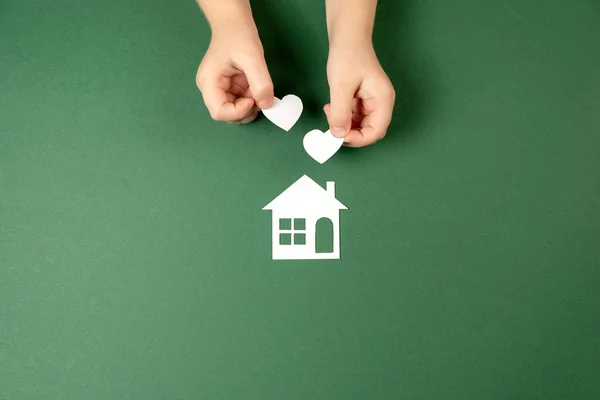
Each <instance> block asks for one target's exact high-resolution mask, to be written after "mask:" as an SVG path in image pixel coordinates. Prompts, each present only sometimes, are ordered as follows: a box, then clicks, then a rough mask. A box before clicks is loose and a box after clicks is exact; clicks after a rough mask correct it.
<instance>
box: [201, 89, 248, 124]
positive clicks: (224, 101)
mask: <svg viewBox="0 0 600 400" xmlns="http://www.w3.org/2000/svg"><path fill="white" fill-rule="evenodd" d="M200 91H201V92H202V97H203V98H204V103H205V104H206V108H208V111H209V113H210V116H211V118H212V119H214V120H215V121H225V122H234V121H239V120H241V119H243V118H244V117H246V116H247V115H248V114H249V112H250V110H251V109H252V107H253V106H254V101H253V100H252V99H250V98H245V97H241V98H238V99H235V100H233V99H232V97H231V95H230V96H229V98H228V96H227V93H225V91H224V90H223V89H222V88H220V87H219V86H218V84H217V80H216V79H214V80H211V81H205V82H204V83H203V85H202V86H201V88H200ZM232 100H233V101H232Z"/></svg>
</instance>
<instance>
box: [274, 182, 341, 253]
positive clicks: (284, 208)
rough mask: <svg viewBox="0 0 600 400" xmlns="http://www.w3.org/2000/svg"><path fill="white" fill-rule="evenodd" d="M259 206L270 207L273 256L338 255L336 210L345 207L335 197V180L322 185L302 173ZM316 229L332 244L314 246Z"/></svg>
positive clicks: (338, 238)
mask: <svg viewBox="0 0 600 400" xmlns="http://www.w3.org/2000/svg"><path fill="white" fill-rule="evenodd" d="M263 210H270V211H272V219H273V227H272V229H273V231H272V238H273V239H272V240H273V244H272V245H273V260H311V259H339V258H340V210H347V208H346V206H345V205H343V204H342V203H340V201H339V200H337V199H336V198H335V182H327V189H323V188H322V187H321V186H319V185H318V184H317V183H316V182H315V181H313V180H312V179H310V178H309V177H308V176H306V175H304V176H302V177H301V178H300V179H298V180H297V181H296V182H294V183H293V184H292V185H291V186H290V187H289V188H287V189H286V190H285V191H284V192H283V193H281V194H280V195H279V196H277V197H276V198H275V199H274V200H273V201H271V202H270V203H269V204H267V205H266V206H265V207H264V208H263ZM317 229H318V230H319V233H318V234H319V235H322V234H323V235H327V236H328V237H326V238H325V239H328V240H326V241H328V242H329V243H332V246H328V248H326V249H323V248H317V240H316V239H317ZM319 239H321V238H320V237H319Z"/></svg>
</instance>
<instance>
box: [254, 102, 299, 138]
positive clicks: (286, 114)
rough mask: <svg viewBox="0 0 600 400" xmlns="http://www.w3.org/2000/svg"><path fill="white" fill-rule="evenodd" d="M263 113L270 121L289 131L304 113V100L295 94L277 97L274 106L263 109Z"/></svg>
mask: <svg viewBox="0 0 600 400" xmlns="http://www.w3.org/2000/svg"><path fill="white" fill-rule="evenodd" d="M263 114H264V115H265V117H267V118H268V119H269V121H271V122H272V123H274V124H275V125H277V126H278V127H280V128H281V129H283V130H284V131H286V132H288V131H289V130H290V129H292V126H294V125H295V124H296V122H298V120H299V119H300V115H302V100H300V98H299V97H298V96H295V95H293V94H288V95H287V96H285V97H284V98H283V99H281V100H279V99H278V98H277V97H275V103H274V104H273V107H271V108H269V109H268V110H263Z"/></svg>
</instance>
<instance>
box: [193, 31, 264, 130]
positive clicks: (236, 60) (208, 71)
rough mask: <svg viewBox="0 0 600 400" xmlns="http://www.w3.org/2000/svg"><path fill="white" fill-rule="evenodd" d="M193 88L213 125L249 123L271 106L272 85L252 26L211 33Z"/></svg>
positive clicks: (258, 40) (256, 33) (259, 43)
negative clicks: (219, 123)
mask: <svg viewBox="0 0 600 400" xmlns="http://www.w3.org/2000/svg"><path fill="white" fill-rule="evenodd" d="M196 84H197V85H198V88H199V89H200V91H201V92H202V97H203V98H204V103H205V104H206V107H207V108H208V111H209V112H210V116H211V117H212V118H213V119H214V120H216V121H225V122H229V123H240V124H244V123H248V122H251V121H253V120H254V119H255V118H256V116H257V115H258V111H259V109H268V108H270V107H272V106H273V102H274V95H273V82H272V81H271V76H270V75H269V70H268V69H267V64H266V62H265V58H264V51H263V47H262V44H261V42H260V39H259V36H258V31H257V30H256V27H255V26H254V24H247V26H238V25H236V26H226V27H223V29H213V34H212V38H211V41H210V46H209V48H208V50H207V52H206V54H205V55H204V58H203V60H202V63H201V64H200V67H199V68H198V73H197V74H196Z"/></svg>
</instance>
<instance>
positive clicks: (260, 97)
mask: <svg viewBox="0 0 600 400" xmlns="http://www.w3.org/2000/svg"><path fill="white" fill-rule="evenodd" d="M240 66H241V67H242V70H243V71H244V73H245V74H246V79H247V80H248V84H249V86H250V92H251V93H252V98H253V99H254V101H255V102H256V105H258V107H259V108H261V109H268V108H271V107H272V106H273V103H274V102H275V95H274V91H273V81H272V80H271V75H270V74H269V69H268V68H267V63H266V62H265V59H264V58H263V57H254V58H248V59H244V60H242V63H241V65H240Z"/></svg>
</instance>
